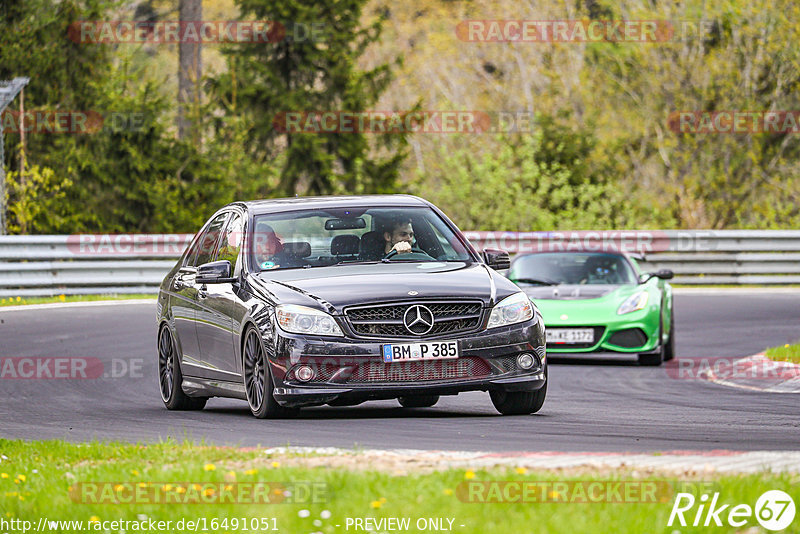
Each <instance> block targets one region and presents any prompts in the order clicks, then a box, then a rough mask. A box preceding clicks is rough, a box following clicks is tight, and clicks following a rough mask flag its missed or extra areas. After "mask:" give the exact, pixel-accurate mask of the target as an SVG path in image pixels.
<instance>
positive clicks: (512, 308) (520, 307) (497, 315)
mask: <svg viewBox="0 0 800 534" xmlns="http://www.w3.org/2000/svg"><path fill="white" fill-rule="evenodd" d="M532 318H533V303H531V301H530V299H529V298H528V295H526V294H525V293H514V294H513V295H511V296H510V297H506V298H504V299H503V300H501V301H500V302H499V303H498V304H497V305H496V306H495V307H494V308H492V314H491V315H490V316H489V324H488V325H486V328H495V327H498V326H506V325H509V324H515V323H522V322H525V321H527V320H529V319H532Z"/></svg>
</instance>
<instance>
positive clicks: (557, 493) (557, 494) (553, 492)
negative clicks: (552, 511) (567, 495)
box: [547, 491, 561, 499]
mask: <svg viewBox="0 0 800 534" xmlns="http://www.w3.org/2000/svg"><path fill="white" fill-rule="evenodd" d="M547 496H548V497H550V498H551V499H558V498H559V497H561V494H560V493H559V492H557V491H551V492H550V493H548V494H547Z"/></svg>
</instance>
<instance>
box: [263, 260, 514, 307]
mask: <svg viewBox="0 0 800 534" xmlns="http://www.w3.org/2000/svg"><path fill="white" fill-rule="evenodd" d="M253 279H254V281H255V282H256V283H258V284H260V285H262V287H263V288H264V289H266V290H267V291H268V292H269V293H271V294H272V295H273V296H274V297H275V299H276V300H277V301H278V303H291V304H301V305H304V306H313V307H316V308H319V309H323V310H325V311H327V312H328V313H336V314H341V313H342V310H343V309H344V308H345V307H347V306H353V305H359V304H373V303H378V302H392V301H399V300H409V299H427V298H452V299H479V300H481V301H482V302H483V304H484V306H492V305H494V303H495V302H497V301H499V300H501V299H503V298H505V297H507V296H509V295H511V294H513V293H517V292H519V288H518V287H517V286H516V285H514V284H513V283H512V282H511V281H509V280H508V279H507V278H505V277H503V276H501V275H500V274H498V273H496V272H495V271H494V270H492V269H489V268H487V267H486V266H485V265H483V264H481V263H465V262H449V263H444V262H418V263H417V262H414V263H412V262H403V263H400V262H397V263H374V264H362V265H337V266H331V267H314V268H311V269H286V270H282V271H262V272H260V273H258V274H256V275H254V276H253ZM414 292H416V293H415V294H414Z"/></svg>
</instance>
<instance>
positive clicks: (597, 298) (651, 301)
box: [508, 251, 675, 365]
mask: <svg viewBox="0 0 800 534" xmlns="http://www.w3.org/2000/svg"><path fill="white" fill-rule="evenodd" d="M672 276H673V274H672V271H670V270H667V269H664V270H661V271H658V272H655V273H644V272H642V270H641V269H640V268H639V265H638V264H637V262H636V260H635V259H634V258H633V257H631V256H629V255H627V254H624V253H621V252H617V251H613V252H609V251H603V252H596V251H572V252H538V253H533V254H523V255H519V256H517V257H516V258H515V259H514V261H513V262H512V264H511V269H510V270H509V273H508V278H510V279H511V280H512V281H513V282H515V283H516V284H517V285H518V286H519V287H520V288H521V289H522V290H523V291H525V293H527V295H528V296H529V297H530V299H531V300H533V301H534V302H535V303H536V306H537V307H538V308H539V310H540V311H541V313H542V316H543V317H544V323H545V327H546V340H547V354H548V356H551V355H552V356H555V357H562V356H577V355H581V354H582V355H584V356H591V357H596V358H606V357H616V356H622V355H628V356H638V360H639V364H640V365H661V363H662V362H663V361H666V360H670V359H672V358H673V357H674V356H675V341H674V338H675V335H674V332H675V326H674V321H673V313H672V287H671V286H670V285H669V283H667V282H666V280H669V279H670V278H672Z"/></svg>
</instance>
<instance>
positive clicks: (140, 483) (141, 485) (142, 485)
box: [139, 482, 147, 488]
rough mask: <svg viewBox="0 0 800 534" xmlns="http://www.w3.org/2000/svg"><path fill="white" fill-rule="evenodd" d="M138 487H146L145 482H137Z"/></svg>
mask: <svg viewBox="0 0 800 534" xmlns="http://www.w3.org/2000/svg"><path fill="white" fill-rule="evenodd" d="M139 487H140V488H146V487H147V484H145V483H144V482H139Z"/></svg>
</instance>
